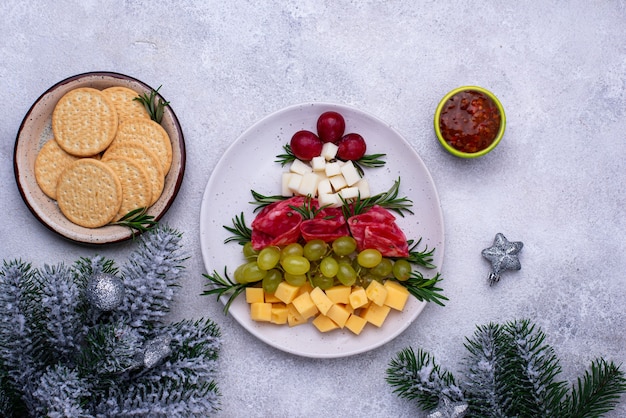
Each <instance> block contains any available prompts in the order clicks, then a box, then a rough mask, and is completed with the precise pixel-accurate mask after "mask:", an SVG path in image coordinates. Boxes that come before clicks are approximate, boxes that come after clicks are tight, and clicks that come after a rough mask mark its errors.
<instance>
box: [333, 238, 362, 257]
mask: <svg viewBox="0 0 626 418" xmlns="http://www.w3.org/2000/svg"><path fill="white" fill-rule="evenodd" d="M332 246H333V251H334V252H335V254H337V255H339V256H342V255H349V254H352V253H353V252H355V251H356V240H355V239H354V238H352V237H351V236H345V237H339V238H337V239H336V240H335V241H333V245H332Z"/></svg>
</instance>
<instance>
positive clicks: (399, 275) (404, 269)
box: [393, 258, 411, 282]
mask: <svg viewBox="0 0 626 418" xmlns="http://www.w3.org/2000/svg"><path fill="white" fill-rule="evenodd" d="M393 277H395V278H396V279H398V280H399V281H401V282H405V281H407V280H409V277H411V263H409V262H408V261H407V260H405V259H404V258H401V259H399V260H396V262H395V263H393Z"/></svg>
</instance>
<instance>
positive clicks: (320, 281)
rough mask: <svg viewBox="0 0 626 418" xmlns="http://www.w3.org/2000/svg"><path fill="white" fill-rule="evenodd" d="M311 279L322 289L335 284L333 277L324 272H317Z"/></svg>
mask: <svg viewBox="0 0 626 418" xmlns="http://www.w3.org/2000/svg"><path fill="white" fill-rule="evenodd" d="M311 281H312V284H313V286H314V287H319V288H320V289H322V290H326V289H330V288H331V287H333V285H334V284H335V279H334V278H333V277H327V276H324V275H323V274H316V275H315V276H313V278H312V279H311Z"/></svg>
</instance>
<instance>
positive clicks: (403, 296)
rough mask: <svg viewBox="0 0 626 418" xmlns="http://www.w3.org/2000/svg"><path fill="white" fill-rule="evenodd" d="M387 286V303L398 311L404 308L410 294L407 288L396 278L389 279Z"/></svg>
mask: <svg viewBox="0 0 626 418" xmlns="http://www.w3.org/2000/svg"><path fill="white" fill-rule="evenodd" d="M385 288H386V289H387V297H386V298H385V305H387V306H389V307H390V308H393V309H396V310H398V311H401V310H403V309H404V305H406V301H407V300H408V299H409V295H410V293H409V291H408V290H407V288H406V287H404V286H402V285H401V284H400V283H398V282H396V281H394V280H387V281H386V282H385Z"/></svg>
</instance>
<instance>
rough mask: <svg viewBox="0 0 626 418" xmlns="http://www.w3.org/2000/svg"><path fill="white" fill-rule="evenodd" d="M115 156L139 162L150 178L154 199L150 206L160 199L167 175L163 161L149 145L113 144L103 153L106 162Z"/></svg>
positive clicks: (103, 159)
mask: <svg viewBox="0 0 626 418" xmlns="http://www.w3.org/2000/svg"><path fill="white" fill-rule="evenodd" d="M115 157H124V158H130V159H131V160H133V161H136V162H138V163H139V165H140V166H141V167H143V168H144V169H145V170H146V174H148V179H149V180H150V186H151V190H152V200H151V202H150V205H149V206H152V205H153V204H154V203H155V202H156V201H157V200H159V197H161V193H163V187H164V186H165V176H164V175H163V169H162V168H161V163H160V161H159V159H158V157H157V156H156V154H155V153H154V152H152V151H150V149H148V147H145V146H143V145H141V144H135V143H131V142H129V143H126V144H117V145H111V146H110V147H109V148H107V150H106V151H105V152H104V154H103V155H102V161H104V162H106V161H107V160H108V159H110V158H115Z"/></svg>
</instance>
